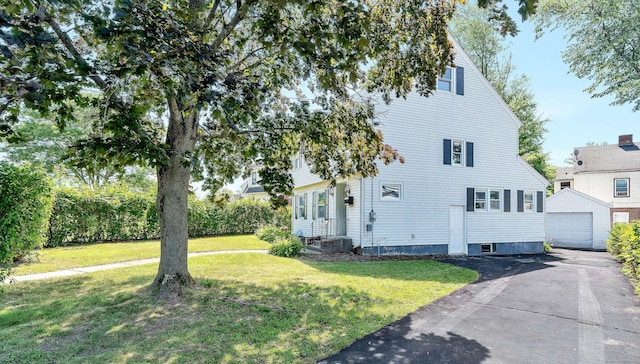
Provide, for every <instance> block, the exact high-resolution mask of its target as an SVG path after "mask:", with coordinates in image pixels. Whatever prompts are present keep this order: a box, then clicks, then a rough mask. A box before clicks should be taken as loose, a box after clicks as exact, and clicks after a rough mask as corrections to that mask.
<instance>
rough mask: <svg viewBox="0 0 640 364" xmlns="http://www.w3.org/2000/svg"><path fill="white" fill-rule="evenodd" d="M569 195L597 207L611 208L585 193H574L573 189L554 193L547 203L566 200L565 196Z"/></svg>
mask: <svg viewBox="0 0 640 364" xmlns="http://www.w3.org/2000/svg"><path fill="white" fill-rule="evenodd" d="M570 195H573V196H576V197H579V198H582V199H585V200H588V201H591V202H592V203H595V204H598V205H600V206H603V207H606V208H610V207H611V205H610V204H608V203H606V202H604V201H602V200H598V199H597V198H595V197H592V196H589V195H587V194H585V193H582V192H580V191H576V190H574V189H573V188H565V189H562V190H560V192H558V193H555V194H553V195H551V196H549V197H547V202H549V201H554V200H558V199H559V200H562V199H563V198H566V197H567V196H570ZM547 206H548V204H547Z"/></svg>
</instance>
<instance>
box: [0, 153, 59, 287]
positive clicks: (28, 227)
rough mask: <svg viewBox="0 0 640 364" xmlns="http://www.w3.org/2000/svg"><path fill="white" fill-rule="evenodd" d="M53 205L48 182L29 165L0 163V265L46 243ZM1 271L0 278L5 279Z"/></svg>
mask: <svg viewBox="0 0 640 364" xmlns="http://www.w3.org/2000/svg"><path fill="white" fill-rule="evenodd" d="M52 205H53V196H52V193H51V182H50V181H49V180H48V179H47V177H46V176H45V174H44V171H42V170H41V169H38V168H34V167H32V166H31V165H29V164H25V165H22V166H12V165H9V164H5V163H0V231H1V232H2V234H0V264H1V265H3V266H7V265H10V264H11V263H13V262H14V261H15V260H17V259H19V258H22V257H24V256H26V255H27V254H28V253H29V252H30V251H31V250H33V249H37V248H41V247H42V246H43V245H44V243H45V242H46V234H47V229H48V227H49V218H50V216H51V209H52ZM8 274H9V270H8V269H7V268H4V270H3V272H1V273H0V276H5V277H6V276H7V275H8Z"/></svg>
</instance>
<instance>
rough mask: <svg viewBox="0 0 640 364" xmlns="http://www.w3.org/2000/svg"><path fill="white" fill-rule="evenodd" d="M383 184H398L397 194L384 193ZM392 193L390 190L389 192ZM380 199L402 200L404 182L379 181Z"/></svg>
mask: <svg viewBox="0 0 640 364" xmlns="http://www.w3.org/2000/svg"><path fill="white" fill-rule="evenodd" d="M385 186H390V187H391V186H398V193H397V194H398V196H392V195H391V196H390V195H387V196H385V195H384V192H383V191H384V187H385ZM391 193H392V192H391ZM378 197H379V198H380V201H387V202H389V201H403V200H404V184H403V183H402V182H380V191H379V193H378Z"/></svg>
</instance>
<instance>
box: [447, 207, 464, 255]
mask: <svg viewBox="0 0 640 364" xmlns="http://www.w3.org/2000/svg"><path fill="white" fill-rule="evenodd" d="M449 254H451V255H459V254H465V249H464V206H454V205H451V206H449Z"/></svg>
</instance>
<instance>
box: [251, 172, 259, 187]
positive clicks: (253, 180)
mask: <svg viewBox="0 0 640 364" xmlns="http://www.w3.org/2000/svg"><path fill="white" fill-rule="evenodd" d="M251 184H252V185H257V184H258V172H256V171H252V172H251Z"/></svg>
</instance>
